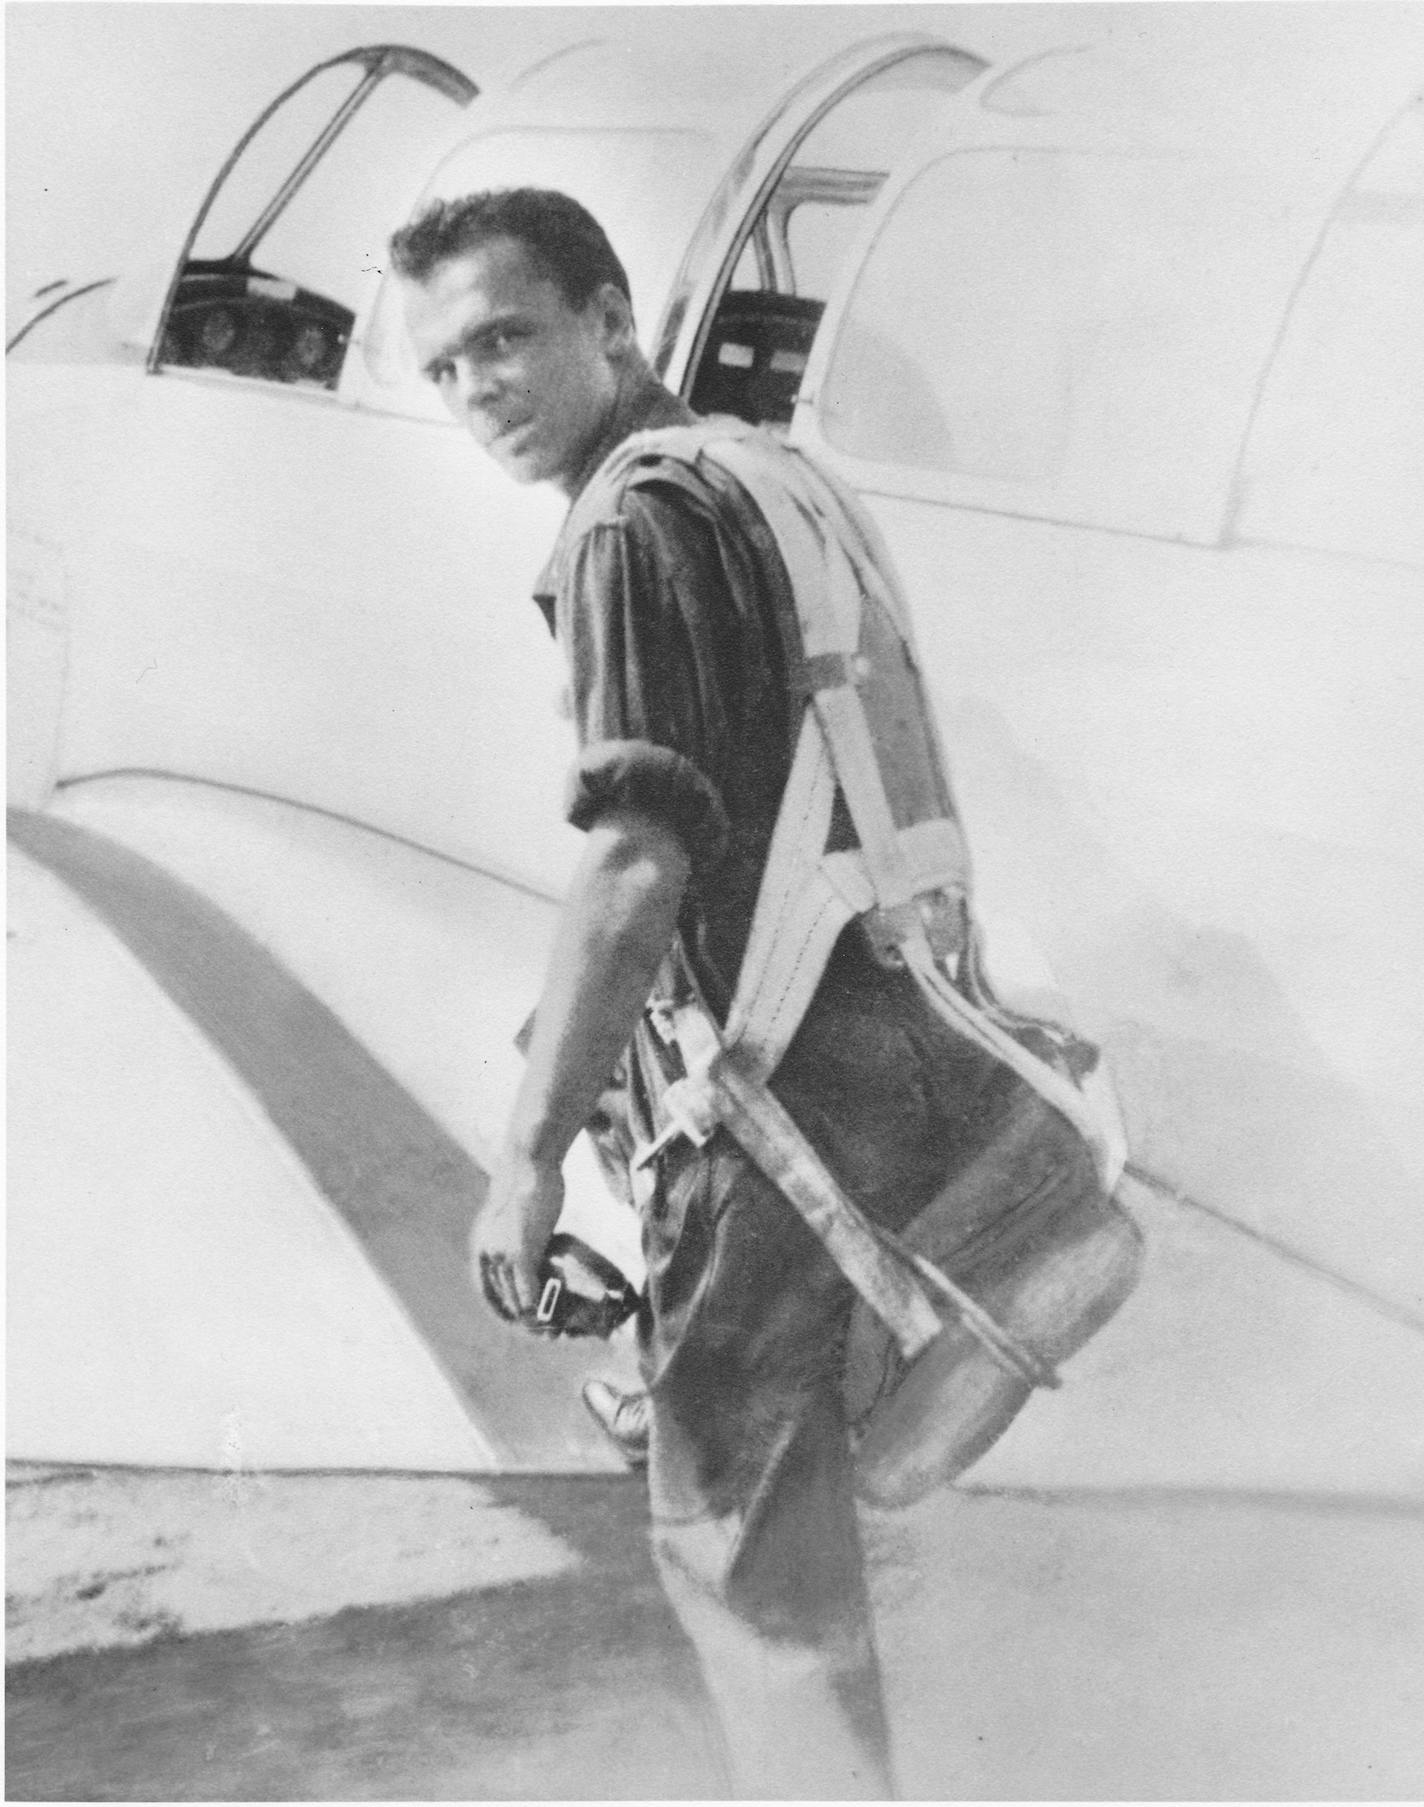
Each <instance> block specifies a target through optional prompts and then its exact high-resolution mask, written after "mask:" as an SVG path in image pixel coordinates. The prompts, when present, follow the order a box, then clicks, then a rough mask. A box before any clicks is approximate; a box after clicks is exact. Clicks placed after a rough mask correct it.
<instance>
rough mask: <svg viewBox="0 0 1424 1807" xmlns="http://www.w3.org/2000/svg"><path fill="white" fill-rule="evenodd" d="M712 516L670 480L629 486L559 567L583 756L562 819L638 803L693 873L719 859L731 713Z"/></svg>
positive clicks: (729, 651) (733, 656) (727, 633)
mask: <svg viewBox="0 0 1424 1807" xmlns="http://www.w3.org/2000/svg"><path fill="white" fill-rule="evenodd" d="M730 578H731V574H730V573H729V572H728V571H727V570H726V568H725V555H724V547H723V542H722V538H721V536H720V535H719V534H718V532H717V530H716V522H715V520H714V518H713V517H712V514H711V511H710V510H709V509H708V508H707V507H706V506H705V505H703V504H702V503H701V502H700V501H699V500H698V498H696V497H695V496H694V495H692V494H690V493H689V492H688V491H686V490H685V489H681V488H680V487H679V486H678V485H677V484H676V483H675V482H669V483H667V484H662V485H659V484H647V485H638V486H636V487H632V488H630V489H629V490H628V491H626V492H625V494H624V496H623V498H622V505H621V507H620V510H619V513H618V514H617V516H616V517H614V518H612V519H610V520H605V521H600V522H598V523H597V524H595V525H594V526H592V527H591V528H590V529H589V530H588V531H587V532H586V533H585V534H583V535H582V536H581V538H580V539H579V541H578V542H577V543H576V545H575V546H574V547H572V548H571V550H570V553H569V557H568V559H567V562H566V564H565V566H564V569H563V572H562V573H561V580H560V583H559V589H558V599H557V606H556V619H557V631H558V634H559V638H560V640H561V641H562V643H563V645H564V648H565V651H566V654H567V657H568V660H569V667H570V698H571V702H572V704H573V714H574V722H575V725H576V727H577V730H578V737H579V745H580V749H581V751H580V755H579V759H578V763H577V765H576V766H575V768H574V771H573V773H572V775H571V779H570V783H569V790H568V797H567V807H566V813H567V816H568V819H569V821H571V822H572V823H573V824H574V826H575V827H578V828H588V827H590V826H591V825H592V824H593V823H594V822H596V821H597V820H598V818H599V817H600V815H602V814H603V813H604V812H605V811H607V810H609V809H613V808H618V807H633V808H636V809H639V810H642V811H644V812H646V813H647V814H649V815H651V816H654V817H655V818H657V819H658V820H659V821H661V822H663V823H665V824H666V825H667V826H668V827H669V828H670V829H671V830H672V831H673V833H674V834H676V835H677V837H678V839H679V840H680V841H681V842H682V844H683V846H684V847H685V849H686V851H687V854H688V858H689V860H690V861H691V864H692V868H693V872H694V874H695V875H705V874H706V873H707V872H709V871H711V870H712V869H713V868H715V867H716V865H717V864H718V863H719V861H720V860H721V859H722V857H723V855H724V853H725V851H726V846H727V839H728V832H729V831H728V822H727V811H726V807H725V804H724V801H723V794H722V785H723V781H724V779H725V776H726V774H727V769H728V761H729V751H730V745H729V743H730V736H731V733H732V727H731V723H732V720H733V710H734V707H735V694H736V691H735V687H736V684H737V665H736V662H737V656H738V648H739V643H740V635H739V631H738V616H737V610H738V597H737V585H736V584H735V582H733V581H730Z"/></svg>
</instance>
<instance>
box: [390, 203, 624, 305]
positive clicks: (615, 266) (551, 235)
mask: <svg viewBox="0 0 1424 1807" xmlns="http://www.w3.org/2000/svg"><path fill="white" fill-rule="evenodd" d="M498 238H512V239H514V240H516V241H517V242H518V243H519V244H521V245H523V247H524V249H525V251H526V252H527V253H528V254H529V256H530V257H532V258H533V259H534V260H535V262H536V263H538V265H539V266H540V268H541V269H542V270H543V271H544V273H545V274H546V275H547V276H548V278H549V280H550V281H551V282H553V283H555V284H557V286H558V288H559V291H560V293H561V294H562V295H563V298H564V300H565V301H566V302H567V303H568V305H569V306H570V307H572V308H584V307H587V306H588V304H589V302H590V301H591V300H592V299H593V297H594V295H595V294H597V292H598V290H599V289H600V288H602V286H603V284H604V283H605V282H611V283H612V284H613V286H614V288H616V289H617V290H618V291H619V292H620V294H622V295H623V296H624V297H625V299H626V300H628V301H629V303H630V304H631V302H632V291H631V290H630V288H629V286H628V273H627V271H626V270H625V269H624V268H623V265H622V264H621V263H620V262H619V261H618V256H617V253H616V252H615V251H614V249H613V247H612V245H610V244H609V242H608V235H607V233H606V232H605V231H604V230H603V228H602V226H600V225H599V223H598V221H597V220H596V219H595V218H594V217H593V215H592V214H591V213H590V212H589V211H588V209H587V208H586V207H584V206H581V205H580V203H579V202H577V201H575V200H573V199H572V198H571V197H570V196H569V195H566V194H560V193H558V191H557V190H556V189H552V188H495V189H489V190H487V191H486V192H484V193H483V194H472V195H464V196H462V197H461V198H460V199H459V200H456V201H432V202H431V203H430V205H429V206H428V207H426V208H424V209H423V211H422V212H420V213H419V214H417V215H416V217H415V218H414V219H413V220H412V221H411V222H410V224H409V225H408V226H402V227H401V229H400V231H399V232H397V233H395V234H394V235H393V237H392V239H391V258H392V261H393V262H394V265H395V269H396V272H397V274H398V275H400V276H404V277H405V278H406V279H407V280H408V281H410V282H424V281H426V280H427V278H428V277H429V276H430V274H431V272H432V271H433V270H434V269H435V268H436V266H437V265H439V264H442V263H446V262H448V261H449V260H450V259H451V258H452V257H463V256H464V255H465V254H466V253H467V252H470V251H477V250H478V249H479V248H480V247H481V246H482V245H487V244H488V243H489V242H490V241H491V240H492V239H498Z"/></svg>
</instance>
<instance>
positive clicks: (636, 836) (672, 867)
mask: <svg viewBox="0 0 1424 1807" xmlns="http://www.w3.org/2000/svg"><path fill="white" fill-rule="evenodd" d="M585 864H586V866H588V867H590V868H592V870H593V871H595V872H597V873H598V875H599V876H600V878H601V879H602V880H603V881H604V882H605V883H608V884H612V885H615V886H616V888H617V890H618V891H619V893H620V894H621V895H622V897H623V898H624V899H625V900H626V904H627V906H628V907H629V908H630V910H631V911H632V913H633V914H634V916H635V917H637V918H639V919H641V918H643V917H645V916H649V915H656V916H658V917H667V918H669V919H672V920H675V919H676V916H677V912H678V908H679V906H680V905H681V902H682V894H683V892H684V891H685V890H686V888H687V881H688V877H689V875H690V873H691V870H692V865H691V861H690V859H689V858H688V853H687V849H686V847H685V846H684V845H683V843H682V841H681V839H680V838H679V836H678V835H677V834H676V833H675V832H674V830H673V829H671V828H669V827H668V825H667V824H666V823H665V822H663V821H660V820H659V819H658V817H656V816H650V815H647V814H645V813H644V812H643V811H641V810H635V809H620V810H610V811H609V812H608V813H607V814H606V815H605V816H603V817H602V818H601V819H600V820H599V821H598V822H597V823H595V824H594V826H593V827H592V828H591V829H590V830H589V845H588V848H587V850H586V855H585Z"/></svg>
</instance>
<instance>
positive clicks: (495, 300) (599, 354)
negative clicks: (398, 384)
mask: <svg viewBox="0 0 1424 1807" xmlns="http://www.w3.org/2000/svg"><path fill="white" fill-rule="evenodd" d="M404 287H405V311H406V325H407V327H408V329H409V332H410V337H411V343H412V344H413V346H414V347H415V355H416V358H417V360H418V362H419V364H420V368H421V370H422V372H423V373H424V374H425V375H426V376H427V377H428V378H429V379H430V380H431V381H432V382H433V383H434V384H435V385H436V387H437V388H438V389H439V391H440V394H441V397H442V399H443V400H444V402H445V405H446V407H447V408H449V410H450V412H451V414H452V415H453V416H454V417H455V419H456V420H457V421H458V422H459V423H460V425H461V426H463V427H466V428H468V430H469V431H470V432H471V433H473V434H474V436H475V438H476V439H477V440H478V441H479V443H480V444H481V445H482V446H483V447H484V449H485V450H486V451H487V452H488V453H489V454H490V455H491V457H493V458H494V459H495V461H496V463H498V464H499V465H500V466H501V467H502V468H503V469H504V470H506V471H507V472H508V473H509V475H510V476H511V477H513V478H514V479H515V480H516V481H517V482H520V483H544V482H552V483H557V484H559V485H560V486H561V487H563V488H567V487H568V486H569V485H570V484H571V483H572V482H573V480H574V479H575V478H576V477H577V476H578V474H579V472H580V470H581V469H582V467H583V464H584V462H585V461H586V459H587V457H588V455H589V453H590V451H591V450H592V449H593V447H594V445H595V444H596V443H597V441H598V439H599V437H600V436H601V434H602V433H603V431H604V428H605V426H606V424H607V421H608V417H609V414H610V412H611V411H612V408H613V405H614V402H615V401H616V399H617V394H618V366H617V362H616V357H617V354H618V353H619V352H620V351H622V350H626V348H627V347H628V346H629V345H631V343H632V320H631V316H630V314H629V311H628V306H627V303H626V301H625V300H624V298H623V297H622V296H621V295H619V294H618V292H617V290H616V289H614V288H612V287H611V286H606V287H605V288H603V289H601V290H599V292H598V293H597V294H596V295H595V296H594V297H593V299H592V300H591V301H590V302H589V304H588V306H587V307H585V308H582V309H575V308H571V307H570V306H569V304H568V302H567V301H565V299H564V296H563V293H562V291H561V290H560V288H559V287H558V285H557V284H556V283H554V282H551V281H550V280H549V278H548V277H547V276H545V275H544V274H543V273H542V272H541V270H540V268H539V266H538V264H537V262H536V261H535V260H534V259H533V258H531V257H530V255H529V253H528V252H527V251H526V250H525V248H524V246H523V245H522V244H520V243H519V242H518V241H517V240H515V239H511V238H498V239H491V240H490V242H489V243H488V244H485V245H481V246H480V247H479V248H478V249H477V250H474V251H467V252H464V253H462V254H461V255H460V256H458V257H453V258H450V259H448V260H447V261H446V262H444V263H441V264H437V265H436V266H435V268H434V269H433V270H432V271H431V273H430V275H429V277H428V278H427V279H426V281H424V282H420V283H417V282H407V283H406V284H405V285H404Z"/></svg>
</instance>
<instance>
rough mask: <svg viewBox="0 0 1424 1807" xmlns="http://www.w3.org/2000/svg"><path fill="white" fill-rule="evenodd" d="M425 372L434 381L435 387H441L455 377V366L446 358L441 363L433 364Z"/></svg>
mask: <svg viewBox="0 0 1424 1807" xmlns="http://www.w3.org/2000/svg"><path fill="white" fill-rule="evenodd" d="M425 374H426V375H427V376H428V377H429V378H430V380H431V382H432V383H434V385H435V387H436V388H437V389H439V388H441V387H442V386H443V385H444V384H446V383H448V382H450V381H451V379H452V378H453V377H454V375H455V366H454V365H453V364H452V363H451V362H450V360H449V359H448V358H444V359H442V360H441V362H440V363H438V364H432V365H431V366H430V368H429V369H428V370H427V371H426V373H425Z"/></svg>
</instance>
